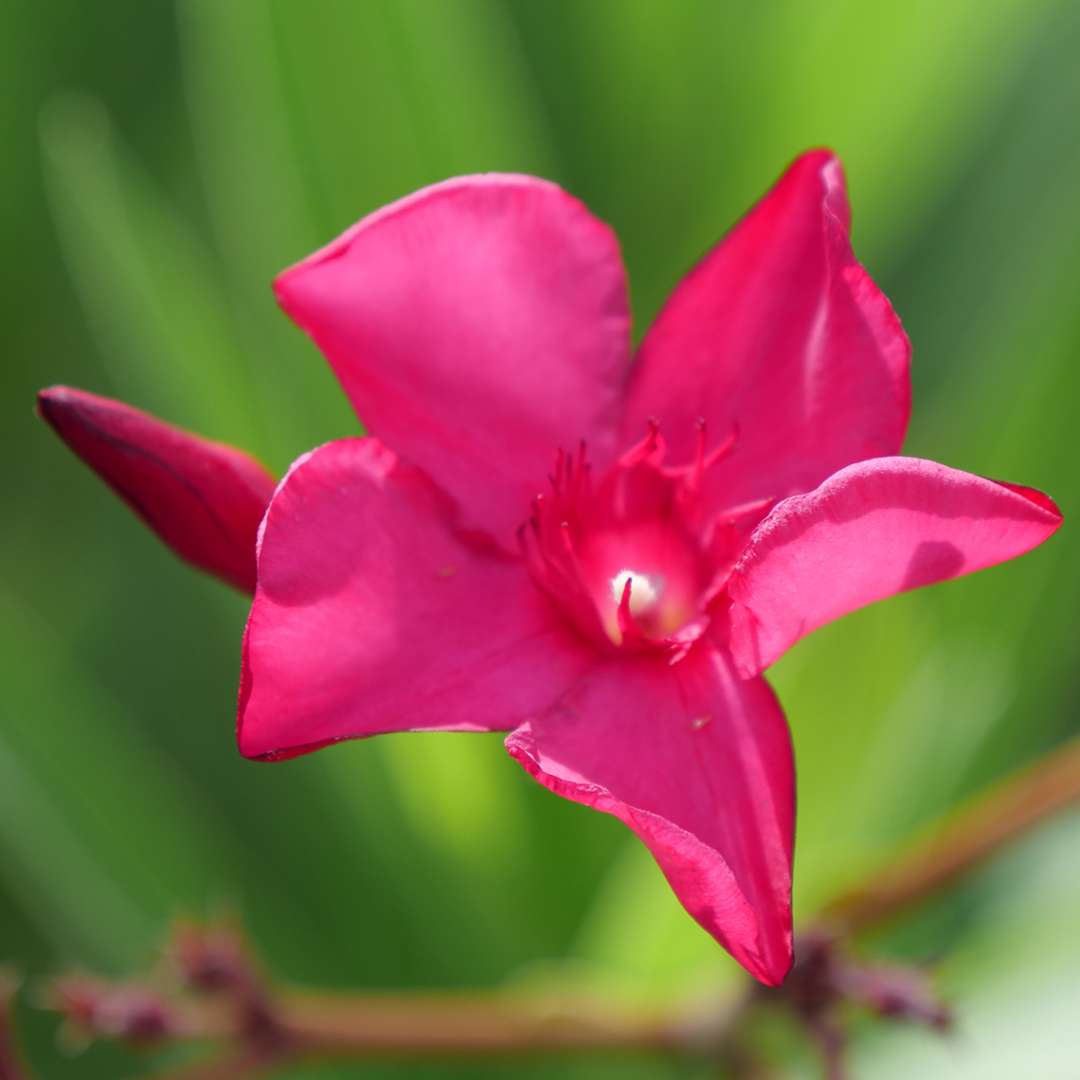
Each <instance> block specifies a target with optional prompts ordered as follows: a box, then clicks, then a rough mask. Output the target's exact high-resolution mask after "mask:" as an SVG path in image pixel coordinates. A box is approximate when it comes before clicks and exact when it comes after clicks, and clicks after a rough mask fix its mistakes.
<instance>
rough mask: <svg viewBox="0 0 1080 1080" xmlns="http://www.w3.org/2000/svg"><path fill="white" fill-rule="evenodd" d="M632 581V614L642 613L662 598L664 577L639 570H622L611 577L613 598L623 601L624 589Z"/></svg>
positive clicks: (616, 601) (617, 602)
mask: <svg viewBox="0 0 1080 1080" xmlns="http://www.w3.org/2000/svg"><path fill="white" fill-rule="evenodd" d="M628 581H629V582H630V614H631V615H641V614H642V613H644V612H646V611H648V610H649V608H651V607H652V606H653V604H655V603H656V601H657V600H659V599H660V594H661V593H662V592H663V591H664V579H663V578H661V577H659V576H657V575H654V574H641V573H638V571H637V570H620V571H619V572H618V573H617V574H616V575H615V576H614V577H613V578H612V579H611V599H612V600H614V601H615V603H616V604H619V603H621V602H622V596H623V590H624V589H625V588H626V583H627V582H628Z"/></svg>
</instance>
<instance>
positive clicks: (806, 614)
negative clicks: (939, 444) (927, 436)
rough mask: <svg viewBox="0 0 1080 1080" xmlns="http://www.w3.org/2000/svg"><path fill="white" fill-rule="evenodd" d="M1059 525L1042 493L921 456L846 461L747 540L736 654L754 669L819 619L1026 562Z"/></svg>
mask: <svg viewBox="0 0 1080 1080" xmlns="http://www.w3.org/2000/svg"><path fill="white" fill-rule="evenodd" d="M1060 524H1061V514H1060V512H1059V511H1058V508H1057V507H1056V506H1055V505H1054V503H1053V501H1052V500H1051V499H1050V498H1049V497H1047V496H1046V495H1044V494H1043V493H1042V492H1039V491H1032V490H1030V489H1028V488H1022V487H1017V486H1015V485H1012V484H999V483H996V482H995V481H993V480H986V479H984V478H983V477H981V476H972V475H971V474H970V473H965V472H960V471H958V470H957V469H949V468H946V467H945V466H944V465H938V464H935V463H934V462H932V461H921V460H919V459H918V458H878V459H877V460H874V461H864V462H861V463H859V464H857V465H852V466H850V467H848V468H846V469H843V470H842V471H840V472H838V473H837V474H836V475H835V476H831V477H829V479H828V480H826V481H825V483H824V484H822V485H821V487H819V488H818V489H817V490H816V491H811V492H810V493H809V494H806V495H796V496H794V497H792V498H790V499H786V500H785V501H784V502H782V503H780V505H779V506H777V507H776V508H775V509H774V510H773V511H772V513H770V514H769V515H768V517H766V518H765V520H764V521H763V522H762V523H761V524H760V525H759V526H758V528H757V530H756V531H755V532H754V534H753V535H752V536H751V538H750V542H749V544H748V545H747V547H746V550H745V551H744V552H743V554H742V556H741V557H740V559H739V562H738V564H737V565H736V567H735V570H734V572H733V573H732V576H731V580H730V582H729V585H728V592H729V594H730V596H731V600H732V606H731V648H732V651H733V652H734V654H735V657H736V660H737V661H738V664H739V667H740V669H741V670H742V671H743V672H744V673H746V674H753V673H756V672H758V671H761V670H763V669H764V668H766V667H768V666H769V664H771V663H772V662H773V661H774V660H776V659H777V658H778V657H779V656H780V655H781V653H783V652H784V651H785V650H787V649H788V648H790V647H791V646H792V645H793V644H794V643H795V642H796V641H798V640H799V638H801V637H803V636H804V635H805V634H809V633H810V631H811V630H814V629H816V628H817V627H819V626H821V625H822V624H823V623H827V622H829V621H830V620H832V619H836V618H839V616H841V615H844V614H846V613H847V612H849V611H854V610H855V609H856V608H860V607H863V606H864V605H865V604H869V603H872V602H873V601H875V600H880V599H882V598H883V597H886V596H892V595H893V594H894V593H898V592H904V591H905V590H907V589H915V588H918V587H919V586H920V585H930V584H933V583H934V582H936V581H945V580H947V579H948V578H954V577H959V576H960V575H961V574H970V573H972V572H973V571H975V570H981V569H983V567H986V566H992V565H993V564H994V563H999V562H1003V561H1004V560H1005V559H1011V558H1013V557H1015V556H1017V555H1022V554H1023V553H1024V552H1025V551H1029V550H1030V549H1031V548H1033V547H1035V546H1036V545H1037V544H1041V543H1042V542H1043V541H1044V540H1045V539H1046V538H1047V537H1048V536H1050V534H1051V533H1053V532H1054V530H1055V529H1056V528H1057V527H1058V525H1060Z"/></svg>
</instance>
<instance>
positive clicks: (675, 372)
mask: <svg viewBox="0 0 1080 1080" xmlns="http://www.w3.org/2000/svg"><path fill="white" fill-rule="evenodd" d="M848 223H849V212H848V204H847V197H846V195H845V193H844V178H843V173H842V171H841V167H840V162H839V161H838V160H837V159H836V158H835V157H834V156H833V155H832V154H830V153H828V152H827V151H823V150H819V151H814V152H812V153H809V154H805V155H804V156H803V157H801V158H799V159H798V160H797V161H795V163H794V164H793V165H792V166H791V167H790V168H789V169H788V170H787V172H786V173H785V174H784V175H783V176H782V177H781V178H780V180H779V181H778V183H777V184H776V186H775V187H774V188H773V189H772V190H771V191H770V192H769V193H768V194H767V195H766V196H765V198H764V199H762V201H761V202H760V203H758V204H757V206H755V207H754V209H753V210H751V211H750V212H749V214H747V216H746V217H745V218H743V220H742V221H741V222H740V223H739V224H738V225H737V226H736V227H735V228H734V229H733V230H732V232H731V233H729V234H728V236H727V237H726V238H725V239H724V240H723V241H722V242H721V243H720V244H719V245H718V246H717V247H715V248H714V249H713V250H712V251H711V252H710V253H709V254H708V255H707V256H706V257H705V258H704V259H703V260H702V261H701V262H700V263H699V264H698V265H697V266H696V267H695V268H694V269H693V270H692V271H691V272H690V273H689V274H688V275H687V276H686V278H684V280H683V281H682V282H681V283H680V284H679V285H678V287H677V288H676V289H675V292H674V293H673V294H672V296H671V298H670V299H669V300H668V303H667V305H666V306H665V307H664V309H663V310H662V311H661V313H660V315H659V317H658V318H657V320H656V322H655V323H654V325H653V326H652V328H651V329H650V330H649V332H648V334H647V335H646V337H645V340H644V341H643V342H642V345H641V349H640V353H639V357H638V359H637V362H636V365H635V372H634V377H633V379H632V381H631V389H630V396H629V401H628V406H627V412H626V417H625V423H624V432H623V433H624V438H625V439H627V440H631V439H634V438H637V437H638V436H639V434H640V432H641V431H642V430H644V425H645V423H646V421H647V419H648V418H649V417H655V418H656V419H657V420H659V422H660V427H661V431H662V432H663V435H664V438H665V439H667V441H668V444H669V447H670V454H669V460H671V461H688V460H690V459H691V458H692V457H693V454H694V449H695V439H696V435H697V433H696V429H695V423H696V421H697V420H698V418H699V417H702V418H704V419H705V421H706V423H707V430H708V433H709V442H710V445H716V444H718V443H720V442H721V441H722V440H723V439H724V438H726V437H728V436H729V435H731V434H732V433H733V432H735V433H736V434H737V440H736V444H735V447H734V450H733V451H732V452H731V453H730V454H728V455H727V456H726V457H725V458H724V460H723V461H721V462H720V463H718V464H717V465H716V466H715V467H713V468H712V469H710V470H709V472H708V474H707V483H708V492H709V495H710V498H711V501H712V504H713V506H714V507H715V508H716V509H720V508H722V507H724V506H733V505H736V504H740V503H745V502H750V501H752V500H756V499H766V498H782V497H784V496H786V495H790V494H793V493H795V492H799V491H808V490H810V489H811V488H813V487H815V486H816V485H817V484H819V483H820V482H821V481H822V480H824V479H825V477H827V476H829V475H830V474H832V473H833V472H835V471H836V470H837V469H839V468H842V467H843V466H844V465H847V464H850V463H851V462H853V461H859V460H861V459H863V458H867V457H875V456H878V455H882V454H895V453H897V452H898V451H899V449H900V445H901V443H902V441H903V438H904V431H905V428H906V427H907V420H908V412H909V408H910V389H909V384H908V357H909V353H910V346H909V344H908V340H907V337H906V336H905V335H904V331H903V329H902V328H901V326H900V321H899V320H898V319H897V317H896V315H895V314H894V313H893V310H892V308H891V307H890V306H889V302H888V300H886V299H885V297H884V296H883V295H882V294H881V293H880V292H879V291H878V289H877V288H876V286H875V285H874V283H873V282H872V281H871V280H870V277H869V276H868V275H867V273H866V271H865V270H864V269H863V268H862V267H861V266H860V265H859V264H858V263H857V262H856V261H855V257H854V256H853V255H852V252H851V245H850V241H849V238H848Z"/></svg>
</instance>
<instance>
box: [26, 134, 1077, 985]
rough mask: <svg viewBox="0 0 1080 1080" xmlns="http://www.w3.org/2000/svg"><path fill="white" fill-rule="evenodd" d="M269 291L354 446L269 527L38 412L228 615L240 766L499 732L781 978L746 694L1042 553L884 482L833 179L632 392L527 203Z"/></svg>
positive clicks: (549, 187) (544, 200) (221, 451)
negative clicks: (322, 371) (966, 582)
mask: <svg viewBox="0 0 1080 1080" xmlns="http://www.w3.org/2000/svg"><path fill="white" fill-rule="evenodd" d="M275 288H276V292H277V296H278V299H279V300H280V302H281V305H282V307H283V308H284V309H285V311H286V312H287V313H288V314H289V315H291V316H292V318H293V319H294V320H295V321H296V322H297V323H298V324H299V325H300V326H301V327H302V328H303V329H304V330H305V331H307V333H308V334H310V336H311V337H312V338H313V339H314V341H315V343H316V344H317V345H318V347H319V348H320V349H321V350H322V352H323V353H324V354H325V355H326V357H327V359H328V360H329V361H330V363H331V364H332V366H333V368H334V371H335V372H336V373H337V376H338V378H339V379H340V381H341V384H342V386H343V387H344V389H345V392H346V393H347V394H348V396H349V398H350V399H351V401H352V402H353V404H354V406H355V408H356V410H357V412H358V413H359V415H360V416H361V417H362V418H363V420H364V423H365V424H366V425H367V427H368V429H369V430H370V432H371V433H372V434H371V436H370V437H364V438H359V437H357V438H347V439H341V440H338V441H335V442H331V443H328V444H326V445H324V446H321V447H319V448H318V449H316V450H313V451H311V452H310V453H308V454H305V455H304V456H303V457H301V458H300V459H299V460H298V461H297V462H296V463H295V464H294V465H293V466H292V467H291V469H290V470H289V472H288V475H287V476H286V477H285V478H284V480H283V481H282V482H281V483H280V484H279V485H278V486H277V488H276V490H274V491H273V495H272V497H271V484H272V481H271V480H270V478H269V477H268V476H267V474H266V473H265V471H264V470H262V469H261V467H260V466H258V465H257V464H255V463H254V462H253V461H251V459H249V458H247V457H246V456H244V455H242V454H240V453H239V452H238V451H235V450H232V449H230V448H226V447H222V446H219V445H217V444H212V443H207V442H205V441H203V440H201V439H198V438H197V437H195V436H191V435H187V434H186V433H183V432H179V431H178V430H177V429H175V428H170V427H168V426H167V425H164V424H162V423H161V422H159V421H156V420H153V419H152V418H150V417H147V416H146V415H145V414H142V413H138V412H136V411H135V410H132V409H129V408H128V407H126V406H123V405H120V404H118V403H115V402H109V401H107V400H105V399H101V398H95V397H92V396H91V395H85V394H82V393H80V392H78V391H71V390H66V389H62V388H60V389H53V390H48V391H45V392H43V394H42V397H41V409H42V412H43V414H44V416H45V418H46V419H47V420H49V421H50V422H51V423H52V424H53V425H54V426H55V427H56V428H57V430H58V431H59V433H60V434H61V436H63V437H64V438H65V440H67V441H68V443H69V444H70V445H71V446H72V447H73V449H75V451H76V452H77V453H79V454H80V455H81V456H82V457H83V458H84V459H85V460H86V461H88V462H89V463H90V464H91V465H92V466H93V467H94V468H96V469H97V470H98V471H99V472H100V473H101V474H102V475H103V476H104V477H105V478H106V479H107V480H108V481H109V482H110V483H111V484H112V485H113V486H114V487H115V488H116V489H117V490H118V491H119V492H120V493H121V494H122V495H124V496H125V497H126V498H127V499H128V500H129V501H130V502H131V503H132V504H133V505H134V506H135V508H136V509H137V510H139V511H140V512H141V513H142V514H143V515H144V516H145V517H146V518H147V520H148V521H149V523H150V524H151V525H152V526H153V527H154V528H155V529H156V530H157V531H158V532H159V533H160V534H161V535H162V536H163V538H164V539H165V540H166V541H167V542H168V543H170V544H171V545H172V546H173V547H174V548H176V549H177V550H178V551H179V552H180V553H181V554H183V555H184V556H186V557H187V558H189V559H190V560H191V561H193V562H195V563H197V564H198V565H200V566H202V567H203V568H204V569H208V570H210V571H213V572H216V573H218V574H219V575H220V576H222V577H225V578H226V579H227V580H229V581H231V582H232V583H234V584H236V585H239V586H241V587H250V586H251V585H252V584H254V590H255V599H254V604H253V606H252V609H251V615H250V618H249V621H248V625H247V630H246V633H245V637H244V644H243V671H242V677H241V688H240V709H239V720H238V728H237V734H238V739H239V744H240V749H241V751H242V752H243V753H244V754H246V755H248V756H249V757H254V758H266V759H269V758H282V757H287V756H290V755H293V754H297V753H302V752H304V751H308V750H314V749H316V748H318V747H321V746H325V745H327V744H328V743H332V742H336V741H338V740H340V739H349V738H357V737H363V736H368V735H376V734H380V733H384V732H395V731H417V730H454V731H495V730H499V731H509V733H510V734H509V735H508V737H507V739H506V747H507V749H508V750H509V752H510V754H511V755H513V757H514V758H516V759H517V760H518V761H519V762H520V763H521V764H522V765H523V766H524V767H525V768H526V769H527V770H528V771H529V772H530V773H531V774H532V775H533V776H534V777H535V778H536V779H537V780H539V781H540V782H541V783H542V784H544V785H545V786H547V787H548V788H550V789H551V790H552V791H554V792H556V793H558V794H559V795H562V796H564V797H565V798H568V799H572V800H575V801H577V802H581V803H585V804H587V805H589V806H593V807H595V808H596V809H598V810H603V811H605V812H606V813H609V814H613V815H615V816H616V817H617V818H619V819H620V820H622V821H623V822H625V823H626V824H627V825H628V826H629V827H630V828H631V829H633V830H634V832H636V833H637V834H638V836H639V837H640V838H641V839H642V840H643V841H644V842H645V843H646V844H647V845H648V847H649V850H650V851H651V852H652V854H653V855H654V856H655V858H656V861H657V862H658V863H659V865H660V868H661V870H662V871H663V873H664V874H665V876H666V877H667V880H668V881H669V882H670V884H671V887H672V888H673V889H674V891H675V893H676V895H677V896H678V898H679V900H680V901H681V902H682V903H683V904H684V905H685V907H686V909H687V910H688V911H689V912H690V914H691V915H693V917H694V918H695V919H697V920H698V922H699V923H701V925H702V926H703V927H704V928H705V929H706V930H708V931H709V933H711V934H712V935H713V936H714V937H716V938H717V940H719V941H720V942H721V944H723V945H724V946H725V947H726V948H727V949H728V950H729V951H730V952H731V953H732V954H733V955H734V956H735V957H736V959H737V960H738V961H739V962H740V963H742V964H743V965H744V966H745V967H746V968H747V969H748V970H749V971H750V972H751V973H752V974H754V975H755V976H756V977H757V978H758V979H760V980H761V981H762V982H765V983H769V984H776V983H779V982H780V981H781V980H782V979H783V978H784V976H785V974H786V973H787V971H788V969H789V967H790V964H791V959H792V935H791V899H790V897H791V859H792V839H793V827H794V769H793V764H792V753H791V744H790V739H789V735H788V729H787V725H786V723H785V720H784V716H783V714H782V713H781V711H780V707H779V705H778V704H777V702H776V699H775V697H774V696H773V693H772V691H771V690H770V688H769V686H768V685H767V684H766V682H765V680H764V678H763V677H762V671H763V670H764V669H765V668H767V667H768V666H769V665H770V664H771V663H772V662H773V661H774V660H776V659H777V657H779V656H780V655H781V653H783V652H784V651H785V650H786V649H787V648H789V647H790V646H791V645H793V644H794V643H795V642H796V641H797V640H798V639H799V638H801V637H802V636H803V635H804V634H807V633H809V632H810V631H811V630H813V629H815V628H816V627H818V626H821V625H822V624H823V623H825V622H828V621H829V620H831V619H835V618H836V617H838V616H840V615H842V614H844V613H845V612H848V611H851V610H852V609H854V608H858V607H861V606H862V605H864V604H867V603H870V602H871V601H874V600H878V599H880V598H882V597H885V596H889V595H891V594H893V593H896V592H900V591H902V590H905V589H910V588H913V587H915V586H918V585H926V584H929V583H931V582H935V581H941V580H944V579H946V578H952V577H956V576H957V575H960V574H965V573H969V572H971V571H973V570H978V569H980V568H982V567H985V566H989V565H990V564H992V563H996V562H999V561H1001V560H1003V559H1008V558H1011V557H1013V556H1015V555H1019V554H1020V553H1022V552H1024V551H1027V550H1028V549H1029V548H1032V547H1034V546H1035V545H1036V544H1038V543H1040V542H1041V541H1042V540H1044V539H1045V538H1046V537H1047V536H1049V535H1050V534H1051V533H1052V532H1053V531H1054V530H1055V529H1056V528H1057V526H1058V524H1059V523H1060V515H1059V513H1058V510H1057V508H1056V507H1055V506H1054V504H1053V502H1052V501H1051V500H1050V499H1049V498H1047V497H1046V496H1045V495H1042V494H1040V493H1039V492H1037V491H1033V490H1031V489H1028V488H1022V487H1017V486H1015V485H1012V484H1004V483H997V482H994V481H991V480H987V479H983V478H981V477H978V476H973V475H970V474H968V473H963V472H958V471H956V470H954V469H950V468H946V467H945V466H943V465H937V464H934V463H932V462H929V461H922V460H918V459H914V458H905V457H896V456H894V455H896V454H897V453H898V452H899V450H900V446H901V442H902V440H903V437H904V430H905V427H906V424H907V420H908V411H909V385H908V357H909V346H908V341H907V338H906V337H905V335H904V332H903V330H902V329H901V327H900V323H899V321H898V320H897V318H896V316H895V314H894V313H893V311H892V308H891V307H890V306H889V303H888V301H887V300H886V299H885V297H884V296H883V295H882V294H881V293H880V292H879V291H878V289H877V288H876V287H875V285H874V283H873V282H872V281H871V280H870V278H869V276H868V275H867V273H866V271H865V270H864V269H863V268H862V266H860V265H859V263H858V262H856V261H855V258H854V256H853V255H852V252H851V247H850V243H849V239H848V206H847V201H846V198H845V194H844V188H843V179H842V174H841V170H840V166H839V163H838V162H837V161H836V159H835V158H833V157H832V156H831V155H829V154H828V153H825V152H814V153H810V154H807V155H805V156H803V157H802V158H800V159H799V160H797V161H796V162H795V163H794V164H793V165H792V166H791V168H790V169H789V170H788V171H787V172H786V173H785V174H784V176H783V177H782V178H781V179H780V180H779V182H778V183H777V184H776V186H775V187H774V188H773V189H772V191H770V192H769V193H768V194H767V195H766V196H765V198H764V199H763V200H762V202H761V203H759V204H758V205H757V206H756V207H755V208H754V209H753V210H752V211H751V212H750V213H749V214H748V215H747V216H746V217H745V218H744V219H743V220H742V222H741V223H740V224H739V225H737V226H736V227H735V229H734V230H733V231H732V232H731V233H730V235H729V236H728V237H727V238H726V239H725V240H724V241H723V242H722V243H721V244H720V245H719V246H718V247H716V248H715V249H714V250H713V251H712V252H710V253H709V254H708V255H707V256H706V257H705V258H704V259H703V260H702V262H701V263H700V264H699V265H698V266H697V267H696V268H695V269H694V270H693V271H692V272H691V273H690V274H689V275H688V276H687V277H686V279H685V280H684V281H683V282H682V283H681V284H680V285H679V286H678V288H677V289H676V290H675V293H674V295H673V296H672V297H671V299H670V300H669V301H668V303H667V305H666V306H665V307H664V309H663V310H662V312H661V313H660V316H659V317H658V319H657V320H656V322H655V324H654V325H653V326H652V328H651V329H650V330H649V331H648V333H647V334H646V335H645V338H644V340H643V342H642V344H641V347H640V349H639V350H638V355H637V357H636V360H635V361H634V363H633V364H631V363H630V356H629V342H630V315H629V311H628V307H627V298H626V284H625V280H624V275H623V268H622V264H621V261H620V257H619V251H618V247H617V244H616V241H615V238H614V236H613V235H612V233H611V231H610V230H609V229H608V228H607V227H606V226H604V225H603V224H601V223H600V222H598V221H597V220H596V219H594V218H593V217H592V216H590V214H589V213H588V212H587V211H586V209H585V208H584V207H583V206H582V205H581V203H579V202H578V201H576V200H575V199H573V198H571V197H570V196H569V195H567V194H566V193H564V192H563V191H562V190H560V189H559V188H558V187H556V186H554V185H553V184H550V183H547V182H544V181H541V180H536V179H532V178H530V177H525V176H501V175H491V176H479V177H465V178H461V179H456V180H450V181H448V182H446V183H443V184H438V185H436V186H434V187H431V188H427V189H425V190H423V191H420V192H418V193H416V194H415V195H412V196H410V197H409V198H406V199H403V200H402V201H400V202H398V203H395V204H394V205H392V206H389V207H387V208H385V209H383V210H380V211H379V212H377V213H375V214H373V215H371V216H370V217H367V218H365V219H364V220H362V221H361V222H360V223H359V224H357V225H356V226H354V227H353V228H352V229H350V230H349V231H348V232H346V233H345V234H344V235H343V236H341V237H340V238H339V239H337V240H335V241H334V242H333V243H331V244H330V245H329V246H328V247H326V248H324V249H323V250H321V251H319V252H317V253H316V254H314V255H312V256H311V257H310V258H308V259H305V260H304V261H303V262H301V263H300V264H298V265H297V266H294V267H293V268H292V269H290V270H287V271H285V273H283V274H282V275H281V276H280V277H279V278H278V279H277V282H276V285H275ZM264 509H265V515H264V514H263V511H264ZM260 518H261V522H262V523H261V528H259V524H258V523H259V520H260ZM257 529H258V539H257V543H256V530H257ZM256 552H257V554H256ZM256 560H257V568H256ZM463 797H467V793H464V794H463Z"/></svg>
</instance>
